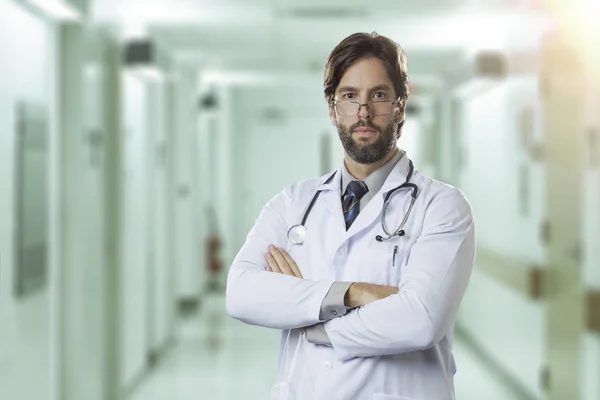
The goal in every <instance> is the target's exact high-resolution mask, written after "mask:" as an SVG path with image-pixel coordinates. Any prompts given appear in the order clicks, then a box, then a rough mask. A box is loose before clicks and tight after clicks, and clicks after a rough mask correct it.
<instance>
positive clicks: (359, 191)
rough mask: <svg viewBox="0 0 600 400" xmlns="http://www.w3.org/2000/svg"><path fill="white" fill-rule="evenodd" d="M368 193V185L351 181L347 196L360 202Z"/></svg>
mask: <svg viewBox="0 0 600 400" xmlns="http://www.w3.org/2000/svg"><path fill="white" fill-rule="evenodd" d="M368 191H369V188H368V187H367V185H366V183H364V182H362V181H351V182H350V183H348V187H347V188H346V195H348V196H353V197H356V199H358V200H360V199H361V198H362V197H363V196H364V195H365V194H366V193H367V192H368Z"/></svg>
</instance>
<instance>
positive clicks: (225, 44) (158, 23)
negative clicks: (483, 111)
mask: <svg viewBox="0 0 600 400" xmlns="http://www.w3.org/2000/svg"><path fill="white" fill-rule="evenodd" d="M532 1H533V0H401V1H399V0H370V1H368V2H367V1H364V0H96V2H95V3H94V14H93V15H94V17H95V18H97V19H111V20H115V19H116V20H119V22H120V23H121V24H122V25H124V26H126V27H128V28H129V29H131V27H133V28H134V29H133V30H134V31H135V29H137V30H138V32H137V33H138V34H139V32H140V31H141V32H142V33H143V34H149V35H151V36H153V37H154V38H156V39H157V40H158V41H159V43H160V44H161V45H163V46H164V47H166V48H167V49H168V50H169V52H170V53H171V55H172V56H173V57H174V58H175V60H176V62H177V63H179V64H183V65H186V66H187V67H191V68H199V69H200V68H213V69H214V68H218V69H222V70H236V71H262V72H264V71H279V72H281V71H284V72H288V73H289V72H298V73H303V74H313V73H318V74H322V72H323V69H324V64H325V62H326V59H327V57H328V55H329V53H330V52H331V50H332V49H333V48H334V47H335V45H336V44H337V43H338V42H339V41H340V40H342V39H343V38H344V37H345V36H347V35H349V34H351V33H354V32H358V31H363V32H371V31H377V32H379V33H381V34H383V35H386V36H389V37H391V38H392V39H394V40H395V41H396V42H398V43H399V44H400V45H401V46H402V47H403V48H404V49H405V50H406V52H407V54H408V59H409V74H410V75H411V76H412V77H420V78H422V79H423V80H431V78H436V77H439V76H441V74H442V73H443V72H444V71H445V70H447V69H448V68H451V67H453V66H455V65H456V64H457V63H459V62H461V60H463V58H464V56H465V52H466V51H468V50H469V49H471V48H473V47H476V46H481V45H490V44H494V43H495V44H498V43H501V42H502V41H503V40H504V38H505V34H506V31H507V24H509V22H510V21H512V19H511V18H514V17H515V15H517V14H515V12H514V10H515V9H519V10H521V11H520V12H519V14H518V15H520V16H521V17H523V16H524V15H525V14H524V11H523V10H526V9H528V7H529V6H530V3H531V2H532ZM510 23H512V22H510Z"/></svg>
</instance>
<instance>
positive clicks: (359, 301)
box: [344, 282, 398, 308]
mask: <svg viewBox="0 0 600 400" xmlns="http://www.w3.org/2000/svg"><path fill="white" fill-rule="evenodd" d="M397 293H398V288H397V287H396V286H382V285H375V284H372V283H365V282H354V283H353V284H352V285H350V288H349V289H348V291H347V292H346V296H345V297H344V304H345V305H346V306H347V307H352V308H354V307H362V306H365V305H367V304H369V303H372V302H374V301H376V300H381V299H384V298H386V297H389V296H392V295H394V294H397Z"/></svg>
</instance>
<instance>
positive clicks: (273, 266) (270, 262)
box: [265, 252, 282, 274]
mask: <svg viewBox="0 0 600 400" xmlns="http://www.w3.org/2000/svg"><path fill="white" fill-rule="evenodd" d="M265 260H267V271H271V272H277V273H279V274H281V273H282V272H281V269H279V265H277V261H275V258H274V257H273V255H272V254H271V253H270V252H266V253H265Z"/></svg>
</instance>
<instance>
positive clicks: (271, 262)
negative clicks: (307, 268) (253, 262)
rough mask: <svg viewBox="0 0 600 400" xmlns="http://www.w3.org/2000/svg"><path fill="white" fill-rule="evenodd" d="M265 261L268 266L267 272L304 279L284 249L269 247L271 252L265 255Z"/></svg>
mask: <svg viewBox="0 0 600 400" xmlns="http://www.w3.org/2000/svg"><path fill="white" fill-rule="evenodd" d="M265 259H266V260H267V264H268V265H267V271H271V272H277V273H279V274H284V275H290V276H295V277H296V278H300V279H303V277H302V274H301V273H300V269H299V268H298V265H297V264H296V262H295V261H294V260H293V259H292V257H290V255H289V254H288V253H287V251H285V250H284V249H282V248H278V247H275V246H273V245H269V251H268V252H267V253H265Z"/></svg>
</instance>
